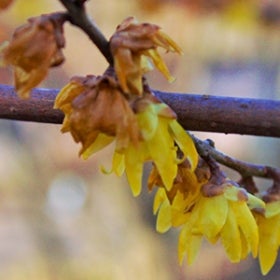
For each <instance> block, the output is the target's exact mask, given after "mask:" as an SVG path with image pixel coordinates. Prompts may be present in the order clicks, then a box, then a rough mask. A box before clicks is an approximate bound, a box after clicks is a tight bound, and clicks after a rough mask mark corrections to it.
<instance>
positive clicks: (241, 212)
mask: <svg viewBox="0 0 280 280" xmlns="http://www.w3.org/2000/svg"><path fill="white" fill-rule="evenodd" d="M228 203H229V207H231V208H232V210H233V211H234V213H235V217H236V221H237V223H238V225H239V227H240V230H241V231H242V232H243V234H244V236H245V238H246V240H247V243H248V245H249V247H250V248H251V251H252V254H253V257H256V256H257V253H258V245H259V234H258V227H257V224H256V221H255V219H254V217H253V215H252V213H251V211H250V209H249V208H248V206H247V204H246V202H232V201H228Z"/></svg>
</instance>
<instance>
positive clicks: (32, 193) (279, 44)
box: [0, 0, 280, 280]
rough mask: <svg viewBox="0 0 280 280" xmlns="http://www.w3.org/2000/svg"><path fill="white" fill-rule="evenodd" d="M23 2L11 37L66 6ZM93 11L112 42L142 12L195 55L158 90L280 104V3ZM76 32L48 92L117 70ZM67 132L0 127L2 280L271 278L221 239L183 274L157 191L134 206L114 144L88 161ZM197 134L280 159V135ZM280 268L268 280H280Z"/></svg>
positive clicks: (95, 7)
mask: <svg viewBox="0 0 280 280" xmlns="http://www.w3.org/2000/svg"><path fill="white" fill-rule="evenodd" d="M14 2H15V3H14V5H12V6H11V7H10V8H9V9H8V10H6V11H5V12H2V13H1V14H0V41H1V42H2V41H4V40H9V38H10V37H11V34H12V32H13V29H14V28H15V27H17V26H18V25H20V24H22V23H23V22H25V21H26V19H27V18H28V17H31V16H35V15H40V14H42V13H48V12H52V11H58V10H62V9H63V8H62V6H61V5H60V4H59V1H55V0H52V1H48V0H41V1H36V0H30V1H24V0H14ZM87 7H88V12H89V13H90V15H91V16H92V18H93V19H94V20H95V21H96V22H97V24H98V25H99V26H100V28H101V30H102V31H103V32H104V33H105V35H106V36H107V37H108V38H109V37H110V35H111V34H112V33H113V32H114V29H115V27H116V26H117V25H118V24H119V23H120V22H121V21H122V20H123V19H124V18H125V17H127V16H130V15H134V16H136V17H137V18H138V20H139V21H149V22H152V23H156V24H158V25H160V26H161V27H162V28H163V30H164V31H165V32H166V33H167V34H169V35H170V36H171V37H172V38H173V39H174V40H175V41H176V42H178V44H179V45H180V46H181V47H182V48H183V50H184V53H185V55H184V56H183V57H178V56H175V55H173V54H169V55H164V58H165V59H166V61H167V64H168V66H169V68H170V70H171V72H172V74H173V75H174V76H175V77H176V78H177V80H176V81H175V82H174V83H173V84H168V83H167V82H166V81H165V80H164V78H163V77H162V76H161V75H160V74H159V73H158V72H157V71H154V72H152V73H151V74H149V75H148V80H149V82H150V85H151V86H152V87H153V88H155V89H159V90H164V91H170V92H182V93H187V92H190V93H197V94H212V95H225V96H239V97H242V96H244V97H251V98H272V99H278V98H279V95H280V72H279V69H280V68H279V66H280V63H279V62H280V51H279V50H280V2H279V0H274V1H273V0H272V1H265V0H252V1H250V0H247V1H246V0H243V1H241V0H208V1H207V0H197V1H195V0H173V1H171V0H142V1H140V0H138V1H137V0H118V1H114V0H103V1H100V0H99V1H98V0H96V1H94V0H90V1H88V3H87ZM65 35H66V39H67V43H66V49H65V51H64V53H65V56H66V62H65V63H64V64H63V65H62V67H60V68H57V69H52V70H51V71H50V73H49V75H48V78H47V79H46V81H45V82H44V83H43V84H42V85H41V87H49V88H61V87H62V86H63V85H65V84H66V83H67V82H68V80H69V78H70V77H71V76H73V75H77V74H78V75H85V74H101V73H102V72H103V71H104V70H105V68H106V66H107V65H106V61H105V59H104V58H103V57H102V56H101V55H100V54H99V53H98V51H97V49H96V48H95V47H94V46H93V45H92V44H91V42H90V41H89V40H88V38H87V36H86V35H84V34H83V33H82V32H80V30H78V29H77V28H76V27H73V26H70V25H69V24H66V26H65ZM0 83H3V84H12V72H11V70H10V69H3V68H0ZM59 129H60V127H59V126H57V125H49V124H36V123H27V122H16V121H8V120H1V121H0V158H1V161H0V192H1V195H0V279H9V280H18V279H19V280H21V279H42V280H43V279H67V280H68V279H70V280H71V279H73V280H76V279H101V280H103V279H104V280H107V279H108V280H109V279H114V280H115V279H117V280H118V279H121V280H122V279H136V280H138V279H145V280H150V279H151V280H152V279H163V280H165V279H166V280H169V279H170V280H172V279H174V280H177V279H178V280H181V279H189V280H196V279H197V280H198V279H199V280H206V279H239V280H240V279H241V280H243V279H244V280H245V279H263V277H262V276H261V274H260V271H259V268H258V264H257V262H256V261H255V260H253V259H251V258H248V259H247V260H245V261H243V262H242V263H240V264H231V263H230V262H229V261H228V260H227V258H226V256H225V253H224V251H223V249H222V248H221V246H220V245H219V244H218V245H216V246H211V245H208V244H207V243H206V242H205V244H204V246H203V250H201V252H200V254H199V257H198V259H197V261H196V263H195V264H194V265H193V266H191V267H187V265H186V264H184V265H183V266H182V267H180V266H179V265H178V262H177V255H176V254H177V236H178V231H177V230H176V229H175V230H174V229H173V230H171V231H169V232H168V233H166V234H164V235H161V234H158V233H156V231H155V218H154V217H153V215H152V200H153V194H148V193H147V192H146V190H144V191H143V193H142V195H141V196H140V197H138V198H137V199H134V198H133V197H132V195H131V192H130V190H129V187H128V185H127V182H126V179H125V178H117V177H116V176H115V175H103V174H101V172H100V171H99V167H100V165H101V164H102V165H104V166H105V167H107V168H110V160H111V158H110V155H111V151H112V147H109V148H108V149H106V150H104V151H102V152H99V153H98V154H96V155H95V156H94V157H92V158H91V159H89V160H87V161H83V160H82V159H80V158H78V150H79V146H78V145H76V144H74V143H73V140H72V139H71V136H70V135H62V134H61V133H60V131H59ZM195 135H197V136H199V137H201V138H206V137H207V138H209V137H210V138H212V139H213V140H214V141H215V142H216V146H217V148H218V149H220V150H222V151H224V152H226V153H228V154H230V155H232V156H235V157H239V158H241V159H243V160H247V161H253V162H256V163H265V164H270V165H276V166H279V164H280V161H279V154H280V152H279V151H280V149H279V147H280V141H279V139H273V138H264V137H252V136H239V135H223V134H206V133H198V132H197V133H195ZM147 168H148V166H147ZM230 174H231V175H232V176H233V177H234V178H237V177H236V174H235V173H232V172H230ZM146 176H147V174H146V175H145V178H144V179H145V180H146ZM269 183H270V182H266V181H264V180H258V184H259V186H269ZM279 265H280V260H279V261H278V262H277V264H276V265H275V267H274V268H273V270H272V271H271V272H270V274H269V275H268V276H267V277H266V278H265V279H279V273H280V267H279Z"/></svg>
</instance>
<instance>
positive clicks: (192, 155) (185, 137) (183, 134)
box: [169, 120, 198, 171]
mask: <svg viewBox="0 0 280 280" xmlns="http://www.w3.org/2000/svg"><path fill="white" fill-rule="evenodd" d="M169 127H170V129H171V132H172V134H173V137H174V139H175V142H176V143H177V144H178V146H179V148H180V149H181V151H182V152H183V154H184V158H187V159H188V160H189V162H190V164H191V170H192V171H194V170H195V168H196V166H197V163H198V153H197V151H196V148H195V145H194V143H193V140H192V138H191V137H190V135H189V134H188V132H187V131H185V130H184V129H183V127H182V126H181V125H180V124H179V123H178V122H177V121H176V120H172V121H171V122H170V123H169Z"/></svg>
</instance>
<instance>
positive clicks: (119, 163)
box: [112, 152, 125, 176]
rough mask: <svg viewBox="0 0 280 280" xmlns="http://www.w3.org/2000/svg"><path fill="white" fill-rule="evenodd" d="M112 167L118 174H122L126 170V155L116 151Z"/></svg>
mask: <svg viewBox="0 0 280 280" xmlns="http://www.w3.org/2000/svg"><path fill="white" fill-rule="evenodd" d="M112 169H113V171H114V172H115V174H116V175H118V176H121V175H122V174H123V173H124V170H125V163H124V155H123V154H120V153H118V152H115V153H114V156H113V163H112Z"/></svg>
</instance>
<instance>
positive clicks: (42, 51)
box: [2, 14, 65, 98]
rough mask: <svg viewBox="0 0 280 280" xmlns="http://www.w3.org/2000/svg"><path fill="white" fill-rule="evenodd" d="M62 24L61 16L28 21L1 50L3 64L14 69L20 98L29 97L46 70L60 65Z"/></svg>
mask: <svg viewBox="0 0 280 280" xmlns="http://www.w3.org/2000/svg"><path fill="white" fill-rule="evenodd" d="M63 21H64V19H63V16H60V14H53V15H42V16H40V17H37V18H31V19H29V20H28V23H27V24H25V25H23V26H21V27H19V28H17V29H16V31H15V33H14V35H13V38H12V41H11V43H10V44H8V45H7V46H5V47H4V48H3V50H2V55H3V62H4V64H11V65H12V66H14V76H15V87H16V90H17V93H18V94H19V96H21V97H23V98H27V97H29V94H30V90H31V89H32V88H34V87H35V86H37V85H38V84H39V83H40V82H41V81H42V80H43V79H44V78H45V76H46V75H47V72H48V69H49V67H51V66H57V65H59V64H61V63H62V62H63V60H64V57H63V54H62V52H61V48H62V47H64V44H65V42H64V37H63V30H62V23H63Z"/></svg>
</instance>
